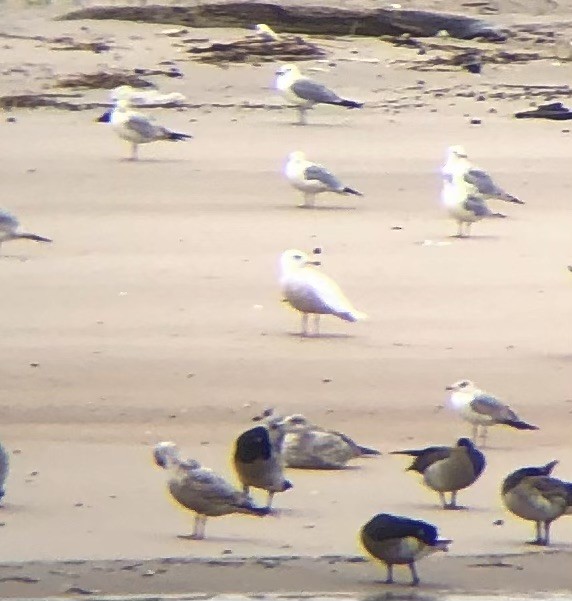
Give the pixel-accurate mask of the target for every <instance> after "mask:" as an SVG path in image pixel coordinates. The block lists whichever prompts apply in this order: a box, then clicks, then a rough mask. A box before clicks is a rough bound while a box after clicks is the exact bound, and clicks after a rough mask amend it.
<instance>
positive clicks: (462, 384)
mask: <svg viewBox="0 0 572 601" xmlns="http://www.w3.org/2000/svg"><path fill="white" fill-rule="evenodd" d="M445 390H449V391H451V392H469V393H470V392H472V391H473V390H476V386H475V385H474V383H473V382H471V380H459V381H458V382H455V383H454V384H451V385H450V386H447V387H446V388H445Z"/></svg>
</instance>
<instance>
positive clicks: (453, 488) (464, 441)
mask: <svg viewBox="0 0 572 601" xmlns="http://www.w3.org/2000/svg"><path fill="white" fill-rule="evenodd" d="M391 455H409V456H411V457H415V459H414V461H413V463H412V464H411V465H410V466H409V467H408V468H407V471H414V472H418V473H419V474H421V475H422V476H423V481H424V482H425V484H426V485H427V486H428V487H429V488H430V489H431V490H434V491H436V492H438V493H439V499H440V500H441V504H442V506H443V509H461V507H460V506H459V505H457V492H458V491H459V490H462V489H464V488H467V487H468V486H471V484H473V483H474V482H476V481H477V480H478V479H479V477H480V476H481V474H482V473H483V471H484V469H485V465H486V461H485V456H484V455H483V454H482V453H481V452H480V451H479V450H478V449H477V448H476V447H475V445H474V444H473V443H472V442H471V441H470V440H469V439H468V438H459V440H458V441H457V444H456V446H454V447H445V446H439V447H427V448H425V449H418V450H416V449H411V450H407V451H392V452H391ZM447 492H448V493H451V499H450V501H449V503H447V501H446V499H445V493H447Z"/></svg>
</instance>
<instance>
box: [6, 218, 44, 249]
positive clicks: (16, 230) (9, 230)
mask: <svg viewBox="0 0 572 601" xmlns="http://www.w3.org/2000/svg"><path fill="white" fill-rule="evenodd" d="M9 240H34V241H35V242H51V241H52V240H50V238H44V236H38V234H30V233H28V232H23V231H21V229H20V222H19V221H18V219H17V218H16V217H15V216H14V215H12V214H11V213H8V211H4V210H3V209H0V249H1V248H2V244H3V243H4V242H8V241H9Z"/></svg>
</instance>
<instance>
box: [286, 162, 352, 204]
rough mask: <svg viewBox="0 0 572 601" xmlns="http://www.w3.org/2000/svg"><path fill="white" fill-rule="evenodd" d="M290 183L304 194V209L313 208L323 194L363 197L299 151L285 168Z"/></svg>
mask: <svg viewBox="0 0 572 601" xmlns="http://www.w3.org/2000/svg"><path fill="white" fill-rule="evenodd" d="M284 174H285V175H286V177H287V179H288V181H289V182H290V183H291V184H292V186H294V188H296V189H297V190H300V191H301V192H302V193H303V194H304V204H302V205H299V206H300V207H304V208H313V207H314V203H315V200H316V195H317V194H321V193H322V192H334V193H335V194H340V195H343V196H347V195H350V194H352V195H354V196H363V194H362V193H361V192H358V191H357V190H354V189H353V188H350V187H349V186H346V185H345V184H343V183H342V182H341V181H340V180H339V179H338V178H337V177H336V176H335V175H334V174H333V173H332V172H331V171H328V170H327V169H326V168H325V167H324V166H322V165H320V164H318V163H312V162H311V161H308V160H307V159H306V155H305V154H304V153H303V152H301V151H299V150H297V151H295V152H291V153H290V154H289V155H288V162H287V163H286V166H285V168H284Z"/></svg>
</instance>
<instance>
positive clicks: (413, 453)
mask: <svg viewBox="0 0 572 601" xmlns="http://www.w3.org/2000/svg"><path fill="white" fill-rule="evenodd" d="M424 451H425V449H420V450H417V449H408V450H405V451H390V452H389V454H390V455H409V456H410V457H420V456H421V455H422V454H423V453H424Z"/></svg>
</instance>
